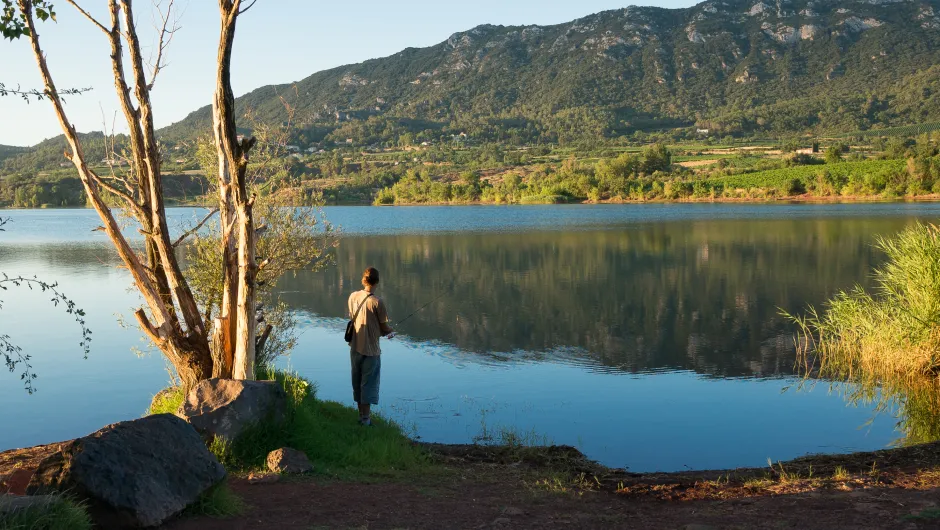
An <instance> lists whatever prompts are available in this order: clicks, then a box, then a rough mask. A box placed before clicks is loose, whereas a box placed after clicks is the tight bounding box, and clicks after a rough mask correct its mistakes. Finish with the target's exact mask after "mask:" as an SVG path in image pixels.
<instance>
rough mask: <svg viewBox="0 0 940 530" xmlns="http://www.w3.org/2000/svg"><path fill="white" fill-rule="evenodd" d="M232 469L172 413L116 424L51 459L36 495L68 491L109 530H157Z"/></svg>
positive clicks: (36, 479)
mask: <svg viewBox="0 0 940 530" xmlns="http://www.w3.org/2000/svg"><path fill="white" fill-rule="evenodd" d="M224 478H225V468H224V467H222V464H220V463H219V461H218V460H216V458H215V456H213V455H212V453H210V452H209V450H208V449H206V445H205V443H204V442H203V440H202V438H201V437H200V436H199V433H197V432H196V431H195V429H193V427H192V426H191V425H189V424H188V423H186V422H185V421H183V420H182V419H180V418H177V417H176V416H173V415H172V414H159V415H156V416H148V417H146V418H141V419H139V420H133V421H125V422H121V423H115V424H113V425H109V426H107V427H105V428H103V429H101V430H100V431H98V432H96V433H94V434H91V435H89V436H86V437H84V438H79V439H77V440H73V441H71V442H68V443H67V444H65V445H64V446H63V447H62V449H61V450H59V451H58V452H56V453H53V454H52V455H50V456H49V457H47V458H45V459H44V460H43V461H42V462H41V463H40V464H39V468H38V469H37V470H36V473H35V475H33V478H32V479H31V480H30V482H29V486H27V488H26V493H27V494H29V495H49V494H54V493H68V494H70V495H75V496H78V497H79V498H80V499H82V500H84V501H86V502H87V503H88V506H89V512H90V513H91V515H92V517H93V518H94V519H95V522H96V523H98V524H99V525H100V526H103V527H110V528H128V527H132V528H133V527H149V526H156V525H159V524H160V523H162V522H164V521H166V520H167V519H169V518H170V517H173V516H174V515H176V514H178V513H180V512H181V511H183V510H184V509H185V508H186V507H187V506H189V505H190V504H192V503H193V502H195V501H196V500H197V499H198V498H199V496H200V495H202V494H203V493H204V492H205V491H206V490H208V489H209V488H211V487H213V486H215V485H216V484H218V483H220V482H222V480H223V479H224Z"/></svg>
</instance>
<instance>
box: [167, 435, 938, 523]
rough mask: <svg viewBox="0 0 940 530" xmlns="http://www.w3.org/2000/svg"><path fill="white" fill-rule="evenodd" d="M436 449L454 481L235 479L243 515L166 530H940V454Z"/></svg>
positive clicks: (933, 449) (928, 450)
mask: <svg viewBox="0 0 940 530" xmlns="http://www.w3.org/2000/svg"><path fill="white" fill-rule="evenodd" d="M430 449H431V451H432V452H433V454H434V455H435V458H436V459H438V460H439V461H440V462H441V463H442V464H443V465H444V468H445V470H446V471H444V472H442V473H441V474H440V475H439V476H432V477H421V478H418V479H415V480H400V479H399V480H394V481H390V482H389V481H362V482H340V481H331V480H326V479H322V478H293V479H287V478H283V479H281V480H280V481H278V482H276V483H271V484H258V485H252V484H249V482H248V480H247V479H246V478H243V477H233V478H230V479H229V483H230V486H231V488H232V490H233V491H234V492H235V493H236V494H237V495H238V496H240V497H241V498H242V499H243V500H244V502H245V503H246V505H247V508H246V511H245V513H244V514H243V515H242V516H240V517H236V518H231V519H210V518H188V519H181V520H178V521H175V522H173V523H170V524H169V525H167V526H166V528H169V529H173V530H195V529H223V528H224V529H249V528H278V529H293V528H304V529H311V528H368V529H379V528H389V529H393V528H561V527H564V528H653V529H657V528H663V529H688V530H707V529H710V528H714V529H719V528H721V529H723V528H735V529H736V528H741V529H744V528H748V529H750V528H768V529H769V528H773V529H779V528H800V529H804V528H805V529H809V528H820V529H842V528H845V529H849V528H851V529H857V528H897V529H905V530H907V529H911V530H913V529H921V528H940V507H938V506H940V445H927V446H920V447H917V448H909V449H899V450H894V451H881V452H876V453H862V454H856V455H846V456H832V457H826V456H824V457H812V458H807V459H799V460H795V461H791V462H786V463H783V464H781V465H780V467H775V468H774V469H773V470H771V469H770V468H769V467H768V468H766V469H742V470H732V471H709V472H690V473H664V474H631V473H626V472H624V471H622V470H611V469H607V468H603V467H601V466H597V465H596V464H593V463H591V462H589V461H588V460H586V459H584V457H583V456H581V455H580V453H577V451H576V450H573V449H570V448H557V449H553V450H549V451H547V452H546V451H545V450H541V451H536V450H533V451H528V450H518V449H516V450H513V449H495V450H494V449H489V448H480V447H475V446H430Z"/></svg>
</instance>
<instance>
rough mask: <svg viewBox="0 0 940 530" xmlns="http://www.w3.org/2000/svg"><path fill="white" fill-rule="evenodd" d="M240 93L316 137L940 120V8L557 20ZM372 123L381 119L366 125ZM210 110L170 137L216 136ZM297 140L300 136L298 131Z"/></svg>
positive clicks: (590, 134)
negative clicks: (305, 123) (296, 115)
mask: <svg viewBox="0 0 940 530" xmlns="http://www.w3.org/2000/svg"><path fill="white" fill-rule="evenodd" d="M296 88H297V96H296V97H294V96H293V89H292V87H291V86H289V85H280V86H267V87H263V88H259V89H257V90H255V91H253V92H251V93H249V94H247V95H245V96H243V97H241V98H239V99H238V102H239V104H240V105H241V106H242V108H248V107H251V108H253V109H254V110H255V112H256V113H257V114H258V115H259V116H261V117H263V118H265V119H283V117H284V113H283V107H282V104H281V102H280V100H279V97H278V96H279V95H281V96H285V97H286V98H287V99H288V100H292V101H295V105H296V107H297V108H298V110H299V111H300V113H301V114H304V113H306V114H307V115H308V116H310V118H311V122H312V123H313V124H316V125H317V126H316V127H312V128H311V131H310V133H309V135H308V137H307V138H305V140H307V141H317V140H320V139H322V137H323V136H325V135H327V134H329V133H330V132H331V131H333V130H334V129H337V128H340V129H339V130H337V131H335V132H334V134H333V138H332V139H340V140H342V139H343V138H342V137H343V136H345V135H349V136H350V137H352V136H356V137H357V138H356V139H357V141H364V142H368V141H370V140H383V139H384V140H388V139H389V137H391V136H393V135H395V134H400V133H403V132H407V131H415V130H423V129H430V130H435V131H437V130H440V132H442V133H445V132H449V133H453V132H454V131H457V130H468V131H472V132H475V133H476V134H479V135H488V136H492V137H495V138H500V137H502V138H506V137H509V136H512V135H516V136H521V137H523V138H525V139H528V140H532V139H536V140H537V139H544V140H561V141H572V140H578V139H591V138H594V137H598V136H612V135H614V136H615V135H621V134H633V133H634V132H635V131H637V130H640V131H644V130H646V131H648V130H657V129H663V128H671V127H677V126H687V127H688V126H698V127H701V128H708V129H711V130H713V131H715V132H718V133H721V134H748V133H754V132H770V133H798V132H800V133H801V132H812V131H829V132H844V131H855V130H867V129H871V128H877V127H885V126H897V125H906V124H910V123H920V122H926V121H936V120H940V97H937V94H938V93H940V2H938V0H929V1H907V0H864V1H840V2H835V1H812V0H792V1H789V0H777V1H776V2H775V3H769V2H768V1H760V0H759V1H756V2H755V0H727V1H721V0H714V1H708V2H703V3H701V4H698V5H696V6H694V7H691V8H687V9H662V8H656V7H628V8H626V9H621V10H616V11H606V12H602V13H598V14H595V15H591V16H588V17H585V18H581V19H578V20H575V21H573V22H570V23H566V24H559V25H555V26H524V27H504V26H489V25H485V26H479V27H476V28H474V29H471V30H470V31H466V32H463V33H457V34H454V35H453V36H451V37H450V38H449V39H447V41H445V42H442V43H440V44H437V45H435V46H431V47H428V48H420V49H416V48H408V49H406V50H403V51H402V52H400V53H397V54H395V55H392V56H389V57H385V58H382V59H374V60H370V61H366V62H363V63H360V64H355V65H349V66H342V67H339V68H334V69H331V70H326V71H322V72H318V73H316V74H313V75H311V76H310V77H308V78H306V79H304V80H302V81H299V82H298V83H297V84H296ZM370 118H371V122H370V121H369V119H370ZM209 123H210V109H209V108H208V107H205V108H202V109H200V110H198V111H196V112H194V113H192V114H191V115H190V116H188V117H187V118H186V119H185V120H183V121H181V122H179V123H177V124H174V125H172V126H170V127H167V128H166V129H164V130H163V131H162V133H163V135H164V137H165V138H167V139H170V140H181V139H186V138H190V137H191V136H192V135H193V134H194V133H195V131H201V130H208V127H209ZM301 140H304V138H302V139H301Z"/></svg>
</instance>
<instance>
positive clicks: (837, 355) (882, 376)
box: [786, 223, 940, 442]
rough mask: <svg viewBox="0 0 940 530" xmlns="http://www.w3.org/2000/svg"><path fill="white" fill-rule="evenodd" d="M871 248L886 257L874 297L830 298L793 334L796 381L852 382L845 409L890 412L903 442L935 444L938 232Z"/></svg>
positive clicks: (939, 354)
mask: <svg viewBox="0 0 940 530" xmlns="http://www.w3.org/2000/svg"><path fill="white" fill-rule="evenodd" d="M875 246H876V248H878V249H879V250H881V251H882V252H884V254H885V256H886V258H887V259H886V261H885V264H884V265H882V266H881V267H879V268H877V269H875V270H874V271H873V277H874V280H875V286H876V287H875V289H874V292H872V293H869V292H867V291H865V290H864V289H863V288H861V287H860V286H856V287H855V288H854V289H852V290H850V291H843V292H840V293H838V294H837V295H836V296H835V297H834V298H832V299H831V300H829V301H828V302H827V303H826V305H825V307H824V309H823V311H821V312H820V311H817V310H816V309H815V308H813V307H810V308H808V310H807V313H806V314H805V315H803V316H793V315H786V316H787V317H789V318H791V319H792V320H793V321H794V322H795V323H796V324H797V325H798V327H799V332H798V343H797V345H798V348H797V351H798V357H797V364H798V368H800V369H801V370H802V371H803V373H804V375H806V376H807V377H813V378H816V377H818V378H823V379H830V380H835V381H844V382H849V383H852V385H851V386H849V387H846V389H847V390H846V394H847V397H848V398H849V399H850V401H853V402H876V403H877V404H878V408H879V409H881V410H884V409H888V408H895V409H896V412H898V413H899V415H900V419H899V426H900V427H901V428H902V430H903V431H904V432H905V434H906V436H907V440H906V441H907V442H922V441H932V440H937V439H940V422H938V418H940V386H938V378H937V375H938V370H940V227H937V226H935V225H931V224H922V223H917V224H915V225H912V226H910V227H908V228H906V229H905V230H903V231H902V232H900V233H899V234H897V235H896V236H894V237H879V238H877V239H876V241H875Z"/></svg>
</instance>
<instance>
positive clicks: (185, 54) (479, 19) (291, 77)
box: [0, 0, 695, 145]
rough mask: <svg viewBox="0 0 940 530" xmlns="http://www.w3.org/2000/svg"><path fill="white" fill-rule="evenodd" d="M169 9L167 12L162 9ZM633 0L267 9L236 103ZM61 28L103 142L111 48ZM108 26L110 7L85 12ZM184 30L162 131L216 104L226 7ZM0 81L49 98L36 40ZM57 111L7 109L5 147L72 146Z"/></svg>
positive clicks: (197, 8) (72, 20) (185, 8)
mask: <svg viewBox="0 0 940 530" xmlns="http://www.w3.org/2000/svg"><path fill="white" fill-rule="evenodd" d="M162 1H163V2H164V3H165V2H166V1H167V0H162ZM623 1H624V0H621V1H618V0H581V1H571V0H465V1H456V2H455V1H445V2H441V1H432V0H399V1H396V2H390V1H388V0H385V1H376V0H368V1H362V2H352V1H336V0H333V1H329V2H324V1H319V0H258V2H257V4H256V5H255V6H254V7H253V8H252V9H251V10H250V11H249V12H248V13H246V14H245V15H244V16H243V17H241V18H240V19H239V22H238V32H237V37H236V42H235V54H234V61H233V73H232V77H233V79H232V84H233V88H234V90H235V94H236V95H241V94H244V93H246V92H249V91H251V90H253V89H255V88H258V87H260V86H264V85H269V84H274V83H288V82H292V81H299V80H301V79H303V78H305V77H307V76H308V75H310V74H312V73H314V72H317V71H320V70H324V69H327V68H331V67H334V66H339V65H343V64H350V63H357V62H360V61H364V60H366V59H371V58H375V57H383V56H386V55H391V54H393V53H396V52H398V51H400V50H401V49H403V48H406V47H409V46H410V47H423V46H431V45H433V44H436V43H438V42H441V41H443V40H445V39H446V38H447V37H448V36H450V35H451V34H453V33H455V32H458V31H465V30H468V29H470V28H472V27H474V26H477V25H479V24H484V23H488V24H503V25H525V24H541V25H544V24H558V23H562V22H567V21H569V20H573V19H575V18H579V17H582V16H585V15H589V14H591V13H596V12H598V11H603V10H608V9H620V8H623V7H626V6H627V5H630V4H626V3H622V2H623ZM634 2H635V3H639V4H642V5H658V6H661V7H686V6H689V5H692V4H693V3H695V2H693V1H691V0H649V1H644V0H639V1H637V0H634ZM56 4H57V5H58V6H57V13H58V23H46V24H42V25H41V26H40V28H39V35H40V39H41V42H42V43H43V46H44V48H45V49H46V54H47V56H48V59H49V64H50V68H51V69H52V72H53V76H54V77H55V80H56V83H57V85H58V86H59V87H91V88H93V91H91V92H88V93H86V94H84V95H82V96H72V97H70V98H68V99H67V111H68V113H69V117H70V119H71V121H72V122H73V123H74V124H75V125H76V127H77V128H78V130H79V131H83V132H86V131H95V130H102V129H103V128H104V126H103V124H104V123H107V127H108V129H111V127H112V123H115V124H116V126H117V127H116V130H117V132H121V131H122V130H123V129H122V126H121V120H120V119H118V120H117V121H116V122H115V120H114V113H115V111H116V110H118V107H117V103H116V99H115V95H114V85H113V81H112V78H111V72H110V61H109V59H108V53H109V49H108V46H107V43H106V42H105V37H104V35H103V34H101V32H100V31H98V30H96V29H95V28H94V27H92V26H91V25H90V23H89V22H88V21H87V20H85V19H84V18H82V17H81V16H80V15H78V14H77V12H76V11H75V10H74V9H73V8H72V7H71V6H69V5H68V4H66V3H65V2H64V1H61V0H60V1H59V2H56ZM80 4H81V5H83V6H85V7H86V9H89V10H92V11H93V13H94V14H96V15H97V16H99V17H100V20H105V19H106V12H105V9H104V8H105V5H106V2H105V1H104V0H80ZM176 5H177V6H178V9H177V14H178V17H179V20H180V26H181V29H180V30H179V31H178V32H177V34H176V36H175V38H174V40H173V43H172V45H171V47H170V49H169V51H168V57H169V66H168V67H167V69H166V70H164V71H163V73H161V74H160V77H159V78H158V80H157V84H156V86H155V89H154V93H153V98H154V105H155V117H156V124H157V126H158V127H160V126H164V125H169V124H170V123H173V122H176V121H179V120H181V119H183V118H184V117H186V115H187V114H188V113H190V112H192V111H193V110H196V109H197V108H199V107H202V106H204V105H207V104H209V103H210V102H211V97H212V89H213V86H212V82H213V71H214V62H215V56H216V45H217V39H218V11H217V3H216V2H215V1H214V0H177V2H176ZM150 7H151V5H150V3H149V2H147V1H146V0H138V2H137V13H136V17H137V23H138V24H137V25H138V30H139V32H140V33H141V41H142V42H143V43H144V44H145V45H149V46H150V47H152V46H153V44H154V37H155V33H156V32H155V31H154V29H153V26H154V21H155V20H156V19H155V18H154V17H155V15H154V14H152V12H151V9H150ZM0 81H2V82H4V83H6V84H7V86H8V87H9V86H10V85H14V86H15V85H16V84H20V85H21V86H23V87H24V88H40V87H41V83H40V81H39V75H38V74H37V71H36V65H35V62H34V60H33V58H32V53H31V52H30V49H29V47H28V45H27V43H26V41H25V40H22V41H19V42H13V43H11V42H9V41H2V42H0ZM60 132H61V131H60V129H59V125H58V122H57V121H56V119H55V116H54V114H53V112H52V110H51V108H50V107H49V104H48V103H46V102H33V103H30V104H26V103H25V102H24V101H23V100H21V99H17V98H14V97H10V96H7V97H3V98H0V144H6V145H32V144H35V143H37V142H39V141H41V140H43V139H45V138H50V137H53V136H56V135H58V134H60Z"/></svg>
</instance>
